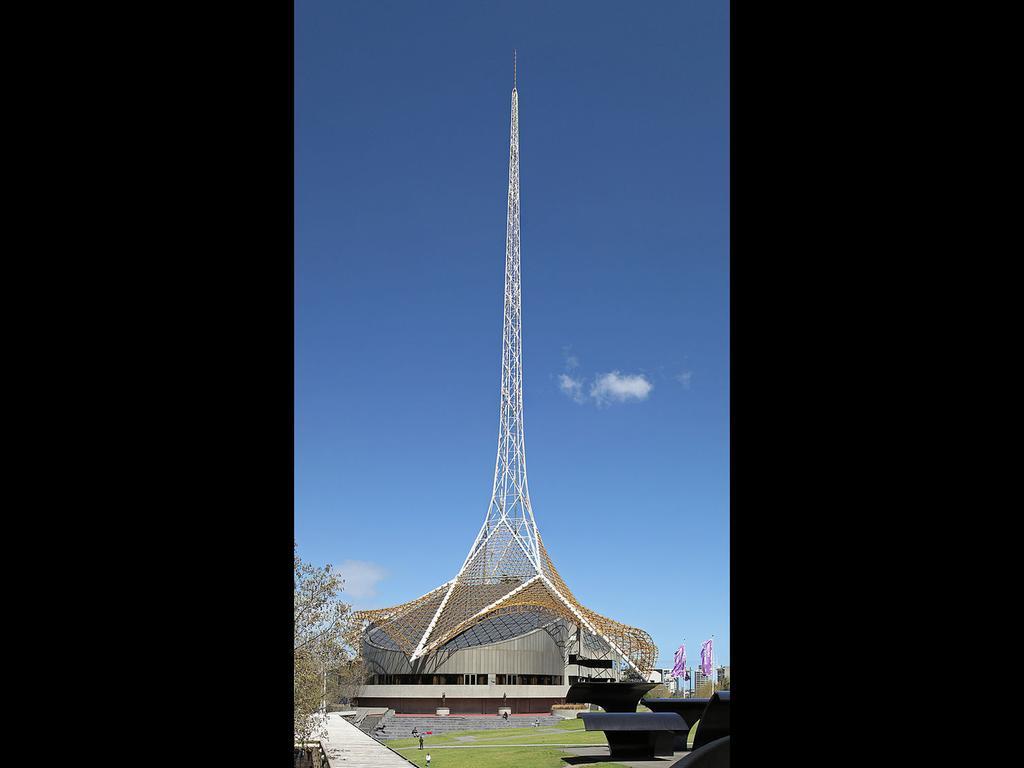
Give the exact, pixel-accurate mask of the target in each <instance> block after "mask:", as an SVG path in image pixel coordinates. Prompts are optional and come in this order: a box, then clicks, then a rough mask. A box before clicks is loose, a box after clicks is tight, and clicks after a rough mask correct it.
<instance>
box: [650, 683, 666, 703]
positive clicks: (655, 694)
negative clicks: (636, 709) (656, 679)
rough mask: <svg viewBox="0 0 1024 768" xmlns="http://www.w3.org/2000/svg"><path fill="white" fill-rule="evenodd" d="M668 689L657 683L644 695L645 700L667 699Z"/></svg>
mask: <svg viewBox="0 0 1024 768" xmlns="http://www.w3.org/2000/svg"><path fill="white" fill-rule="evenodd" d="M669 693H670V691H669V689H668V686H667V685H664V684H663V683H658V684H657V685H656V686H654V687H653V688H651V690H649V691H648V692H647V693H645V694H644V698H645V699H667V698H669Z"/></svg>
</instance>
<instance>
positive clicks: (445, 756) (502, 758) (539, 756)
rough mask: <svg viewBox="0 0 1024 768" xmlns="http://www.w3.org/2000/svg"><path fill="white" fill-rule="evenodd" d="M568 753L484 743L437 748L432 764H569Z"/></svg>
mask: <svg viewBox="0 0 1024 768" xmlns="http://www.w3.org/2000/svg"><path fill="white" fill-rule="evenodd" d="M428 751H429V750H428V749H427V748H426V745H424V748H423V749H422V750H419V749H403V750H402V751H401V754H402V755H403V756H405V757H406V758H408V759H409V760H411V761H412V762H413V763H415V764H416V765H419V766H425V765H426V764H427V752H428ZM563 756H564V757H568V754H567V753H564V752H562V750H560V749H558V748H556V747H505V748H502V747H482V748H480V749H435V750H434V751H433V752H430V768H566V764H565V763H563V762H562V757H563ZM601 768H625V766H623V765H621V764H620V763H601Z"/></svg>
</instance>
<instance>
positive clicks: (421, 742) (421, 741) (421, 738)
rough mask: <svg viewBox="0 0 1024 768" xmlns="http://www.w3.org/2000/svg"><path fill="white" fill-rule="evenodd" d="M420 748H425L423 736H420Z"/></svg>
mask: <svg viewBox="0 0 1024 768" xmlns="http://www.w3.org/2000/svg"><path fill="white" fill-rule="evenodd" d="M420 749H423V737H422V736H420Z"/></svg>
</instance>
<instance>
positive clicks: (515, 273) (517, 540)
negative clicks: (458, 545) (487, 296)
mask: <svg viewBox="0 0 1024 768" xmlns="http://www.w3.org/2000/svg"><path fill="white" fill-rule="evenodd" d="M514 62H515V60H514V59H513V86H512V123H511V128H510V130H509V153H508V216H507V220H506V225H505V311H504V320H503V323H502V343H501V405H500V410H499V418H498V455H497V458H496V459H495V462H494V486H493V490H492V491H491V502H490V505H489V506H488V509H487V517H486V518H485V520H484V525H483V527H482V528H481V530H480V534H479V535H478V536H477V540H476V541H475V542H474V544H473V547H472V548H471V550H470V552H469V555H468V556H467V558H466V563H465V566H464V569H466V568H469V567H470V566H471V565H476V566H477V568H476V569H474V570H477V571H478V572H477V573H475V574H473V575H474V576H476V577H477V578H481V579H484V580H487V581H490V580H494V579H501V578H507V577H523V576H531V575H534V574H536V573H539V572H541V570H542V569H543V566H542V560H541V556H540V548H539V545H538V542H537V524H536V522H535V521H534V518H533V509H532V507H531V506H530V489H529V485H528V483H527V479H526V444H525V440H524V436H523V338H522V286H521V282H520V269H519V93H518V91H517V89H516V86H515V83H514V78H515V63H514ZM467 575H468V574H467Z"/></svg>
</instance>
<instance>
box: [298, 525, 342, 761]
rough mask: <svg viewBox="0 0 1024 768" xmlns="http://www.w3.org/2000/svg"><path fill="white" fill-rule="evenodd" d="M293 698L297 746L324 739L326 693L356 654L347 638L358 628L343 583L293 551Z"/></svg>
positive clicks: (326, 567) (330, 570)
mask: <svg viewBox="0 0 1024 768" xmlns="http://www.w3.org/2000/svg"><path fill="white" fill-rule="evenodd" d="M294 559H295V571H294V587H295V600H294V606H293V607H294V632H295V638H294V639H295V643H294V655H293V697H294V725H295V741H296V743H298V744H301V745H302V748H303V750H306V743H307V742H309V741H313V740H315V739H316V738H320V737H322V736H323V735H324V734H325V732H326V725H327V706H326V705H327V701H326V699H327V688H328V681H329V680H330V678H331V677H332V675H331V671H332V670H334V671H335V674H334V675H333V677H335V678H337V676H338V675H337V671H338V670H339V669H344V668H345V667H346V665H350V664H351V663H352V661H353V658H354V655H355V654H353V653H352V650H351V645H350V643H349V642H348V641H347V640H346V637H348V636H350V635H351V633H352V631H353V628H354V624H353V621H352V615H351V609H350V607H349V606H348V605H347V604H346V603H344V602H342V601H341V599H340V597H339V596H340V593H341V591H342V589H343V588H344V581H343V580H342V579H341V578H340V577H339V576H338V575H337V574H335V573H334V572H333V571H332V569H331V566H330V565H325V566H324V567H322V568H318V567H316V566H314V565H312V564H311V563H304V562H303V561H302V558H300V557H299V553H298V546H297V545H296V547H295V558H294Z"/></svg>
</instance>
